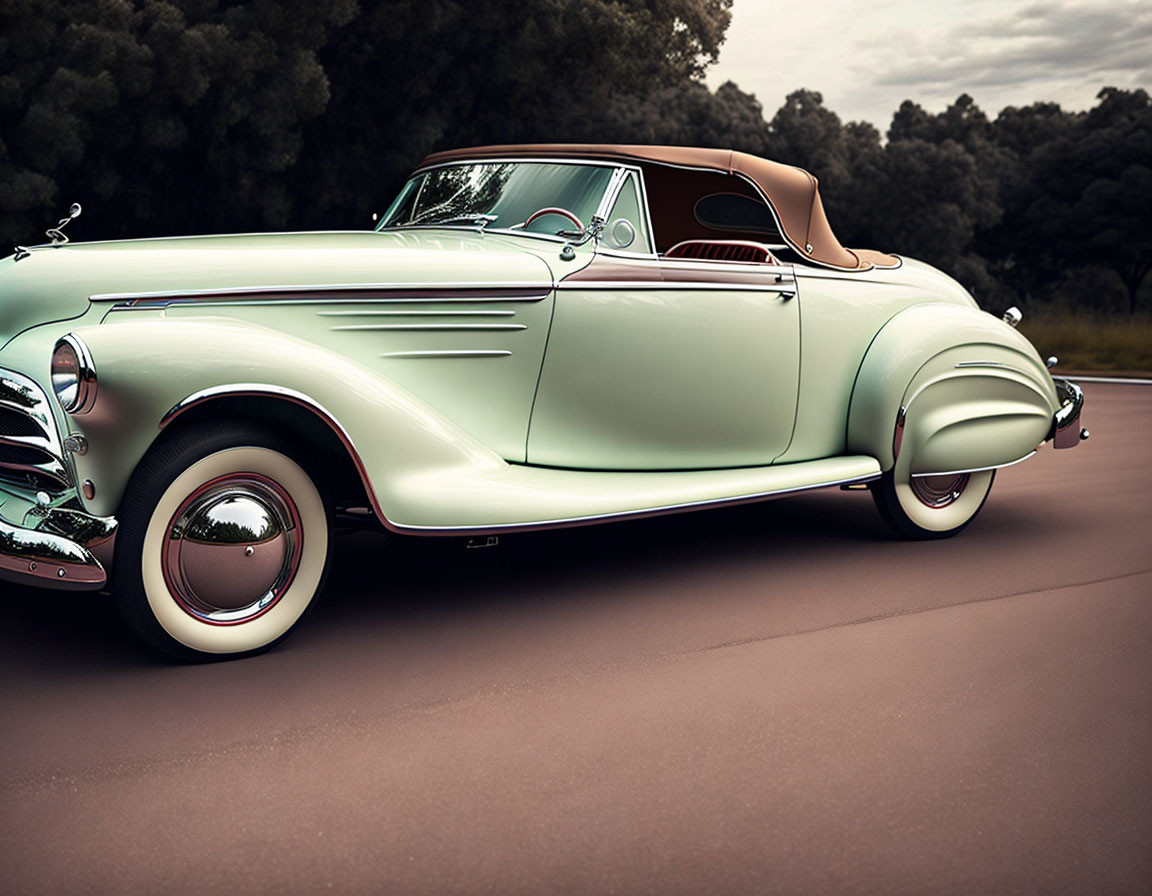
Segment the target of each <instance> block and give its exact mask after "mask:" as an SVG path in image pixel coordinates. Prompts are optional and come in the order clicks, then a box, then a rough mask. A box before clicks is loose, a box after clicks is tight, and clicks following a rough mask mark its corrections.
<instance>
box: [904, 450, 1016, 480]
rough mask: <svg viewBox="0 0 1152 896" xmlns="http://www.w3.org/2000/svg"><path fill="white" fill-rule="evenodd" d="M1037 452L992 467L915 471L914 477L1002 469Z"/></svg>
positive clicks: (953, 474)
mask: <svg viewBox="0 0 1152 896" xmlns="http://www.w3.org/2000/svg"><path fill="white" fill-rule="evenodd" d="M1035 453H1036V451H1035V450H1032V451H1029V452H1028V453H1027V454H1025V455H1024V456H1023V457H1018V458H1016V460H1010V461H1008V463H1006V464H993V465H992V466H990V467H971V468H969V469H967V470H944V471H941V472H939V473H913V474H912V478H913V479H923V478H924V477H925V476H958V475H960V474H961V473H983V472H985V471H987V470H1000V469H1003V468H1004V467H1011V466H1014V465H1015V464H1019V463H1023V462H1024V461H1026V460H1028V458H1030V457H1031V456H1032V455H1033V454H1035Z"/></svg>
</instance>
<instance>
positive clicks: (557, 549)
mask: <svg viewBox="0 0 1152 896" xmlns="http://www.w3.org/2000/svg"><path fill="white" fill-rule="evenodd" d="M890 540H891V536H890V535H889V533H888V532H887V530H886V529H885V528H884V526H883V524H882V523H881V522H880V520H879V518H878V516H877V515H876V512H875V509H874V508H873V506H872V501H871V500H870V499H869V496H868V495H867V494H865V493H863V492H859V493H842V492H831V491H829V492H825V493H821V494H811V495H798V496H792V497H789V498H784V499H780V500H777V501H768V502H762V503H757V504H748V505H741V506H736V507H728V508H721V509H715V510H707V511H699V512H695V513H687V514H676V515H670V516H661V517H653V518H649V519H642V520H634V521H629V522H620V523H615V524H611V525H600V526H582V527H575V528H568V529H558V530H552V531H544V532H531V533H521V534H513V535H507V536H504V537H503V538H502V539H501V541H500V544H499V545H498V546H496V547H491V548H481V549H468V548H466V547H465V546H464V541H465V540H464V539H442V538H417V537H389V536H384V535H381V534H379V533H377V532H363V533H357V534H353V535H346V536H343V537H341V538H338V539H337V541H336V549H335V553H334V557H333V565H332V571H331V573H330V576H329V579H328V584H327V587H326V590H325V593H324V594H323V600H322V601H321V602H320V609H319V610H318V611H317V612H315V613H313V614H311V615H310V617H309V618H308V619H307V620H305V622H304V626H307V627H310V626H315V627H316V628H317V630H318V631H320V630H327V634H330V635H334V636H337V637H338V635H339V630H340V629H341V628H342V627H345V626H351V627H352V628H356V627H357V626H360V625H364V624H371V625H379V624H384V625H386V626H387V627H393V626H396V625H402V624H403V623H404V621H405V620H406V619H407V620H411V619H413V618H421V619H426V618H428V617H429V615H448V616H451V615H452V614H454V613H460V612H462V611H469V612H471V611H475V610H476V609H481V610H507V609H515V608H516V607H517V606H520V605H523V606H525V607H527V606H530V605H539V604H540V603H541V602H542V601H543V602H547V600H548V595H549V593H550V592H554V591H558V590H562V589H571V588H572V587H573V586H580V592H581V594H582V595H583V596H584V598H582V599H586V598H587V595H589V594H593V595H594V594H596V593H599V592H612V593H617V594H618V593H620V592H621V591H622V590H623V591H627V590H628V588H629V586H630V585H633V584H634V585H637V586H639V585H642V584H643V583H644V582H646V581H648V580H649V579H651V578H652V577H653V576H654V575H657V574H658V575H659V576H661V577H664V578H667V577H670V576H671V577H675V576H677V575H680V574H688V573H694V574H701V573H704V574H706V573H707V571H708V569H709V568H710V567H712V568H715V569H717V570H723V569H724V568H725V567H726V566H730V565H732V564H741V563H747V562H757V563H765V562H771V559H772V557H773V556H779V557H784V556H788V557H795V556H796V555H797V554H803V555H807V556H809V557H810V558H811V560H812V562H814V563H830V562H834V561H835V559H836V557H837V554H838V552H839V551H841V550H843V549H844V547H845V545H860V544H862V543H874V542H877V541H890ZM0 593H2V594H3V598H2V599H0V650H2V651H3V652H4V655H5V656H7V657H9V660H10V663H9V668H11V667H12V662H11V661H13V660H19V659H20V658H21V657H23V658H24V659H26V660H27V661H28V665H30V666H31V667H33V668H34V667H40V666H42V665H45V666H46V667H47V666H50V667H52V668H53V669H54V672H55V673H56V674H60V673H63V672H65V670H66V669H74V670H75V671H77V672H83V673H85V674H88V673H91V672H93V671H96V670H106V671H111V670H115V669H123V668H139V667H141V666H144V667H146V666H164V665H170V661H169V660H167V659H165V658H163V657H161V656H159V655H157V654H156V653H155V652H154V651H152V650H151V649H150V648H148V647H146V646H144V645H143V644H141V643H140V642H138V641H137V640H136V638H135V637H134V636H133V635H132V634H131V633H130V632H128V631H127V629H126V628H125V627H124V625H123V624H122V623H121V621H120V619H119V617H118V615H117V613H116V610H115V607H114V606H113V602H112V598H111V596H110V595H108V594H106V593H70V592H55V591H44V590H40V589H34V588H25V587H21V586H17V585H11V584H9V583H0ZM293 641H294V639H290V640H289V641H288V642H286V644H285V646H284V648H281V649H290V645H291V644H292V643H293ZM18 664H19V663H17V665H18ZM26 668H27V667H26Z"/></svg>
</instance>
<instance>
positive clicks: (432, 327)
mask: <svg viewBox="0 0 1152 896" xmlns="http://www.w3.org/2000/svg"><path fill="white" fill-rule="evenodd" d="M329 329H330V330H332V331H333V332H335V331H338V330H339V331H347V330H365V331H379V330H401V331H404V330H408V331H414V332H432V331H434V332H437V333H451V332H463V331H471V330H527V329H528V325H527V324H345V325H343V326H339V327H329Z"/></svg>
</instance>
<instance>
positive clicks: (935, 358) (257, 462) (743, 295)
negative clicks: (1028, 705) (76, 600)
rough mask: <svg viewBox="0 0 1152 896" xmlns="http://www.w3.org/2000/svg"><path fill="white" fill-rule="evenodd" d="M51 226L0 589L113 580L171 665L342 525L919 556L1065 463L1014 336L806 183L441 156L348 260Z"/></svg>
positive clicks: (586, 153) (571, 154)
mask: <svg viewBox="0 0 1152 896" xmlns="http://www.w3.org/2000/svg"><path fill="white" fill-rule="evenodd" d="M76 212H77V213H78V209H76ZM65 223H66V221H65V222H61V225H60V226H58V228H57V229H55V230H53V231H50V232H49V236H50V237H52V243H51V244H47V245H43V246H36V247H33V248H30V249H26V248H23V247H17V250H16V253H15V254H14V255H13V256H11V257H9V258H7V259H5V260H4V261H2V262H0V347H2V348H0V576H3V577H4V578H6V579H9V580H12V581H16V582H23V583H27V584H37V585H43V586H47V587H57V588H72V589H101V588H104V587H105V586H106V584H107V582H108V573H109V572H111V571H114V573H115V582H114V586H113V588H112V590H113V592H114V595H115V600H116V602H117V604H118V606H119V608H120V610H121V611H122V613H123V615H124V616H125V618H126V620H127V621H128V623H129V624H130V625H131V626H132V627H133V628H134V629H135V630H136V631H137V632H139V633H140V634H141V635H143V636H144V637H145V638H147V639H148V640H149V641H151V642H152V643H153V644H155V645H157V646H159V647H160V648H162V649H165V650H167V651H169V652H170V653H174V654H176V655H178V656H182V657H186V658H205V657H213V656H235V655H240V654H247V653H251V652H253V651H258V650H262V649H265V648H267V647H269V646H270V645H272V644H274V643H276V642H277V641H279V640H280V639H281V638H283V637H284V636H285V635H286V634H287V633H288V632H289V630H290V629H291V628H292V627H293V626H294V625H295V623H296V622H297V621H298V620H299V619H300V617H301V616H302V614H303V613H304V612H305V610H306V609H307V608H308V606H309V604H310V603H311V602H312V600H313V598H314V597H315V595H316V593H317V591H318V590H319V589H320V588H321V586H322V583H323V582H324V577H325V572H326V570H327V566H328V558H329V545H330V541H331V537H332V536H331V533H332V526H333V520H334V519H335V518H338V517H340V518H342V517H344V516H347V515H357V514H358V515H359V516H360V517H361V518H368V519H370V520H371V519H373V518H374V521H375V523H377V524H379V525H380V526H383V527H385V528H387V529H389V530H391V531H393V532H396V533H403V534H410V535H470V536H475V537H479V538H487V537H489V536H491V535H493V534H498V533H503V532H510V531H517V530H527V529H539V528H545V527H554V526H567V525H576V524H582V523H593V522H604V521H611V520H620V519H627V518H631V517H639V516H645V515H649V514H656V513H670V512H677V511H684V510H697V509H701V508H706V507H714V506H718V505H723V504H732V503H736V502H742V501H755V500H761V499H765V498H771V497H775V496H778V495H783V494H790V493H792V492H797V491H801V490H804V489H813V488H822V487H827V486H836V485H855V484H863V483H867V484H868V486H869V487H870V488H871V490H872V494H873V495H874V497H875V500H876V503H877V505H878V506H879V509H880V512H881V514H882V515H883V517H884V519H885V520H886V521H887V522H888V523H889V524H890V525H891V526H892V527H893V528H894V529H895V530H896V532H898V533H899V534H901V535H904V536H907V537H910V538H937V537H941V536H947V535H952V534H955V533H956V532H958V531H959V530H960V529H962V528H963V527H964V526H965V525H966V524H967V523H968V522H969V521H970V520H971V519H972V518H973V517H974V516H975V515H976V513H977V512H978V511H979V510H980V507H981V505H982V504H983V503H984V500H985V498H986V497H987V496H988V491H989V489H990V488H991V486H992V479H993V476H994V475H995V470H996V469H997V468H999V467H1003V466H1007V465H1009V464H1014V463H1016V462H1018V461H1021V460H1023V459H1025V458H1027V457H1029V456H1030V455H1032V454H1033V453H1034V452H1035V450H1036V448H1037V446H1038V445H1040V444H1041V443H1043V442H1045V441H1048V440H1054V441H1055V444H1056V447H1070V446H1072V445H1076V444H1078V443H1079V441H1080V440H1081V439H1082V438H1086V437H1087V432H1086V431H1084V430H1081V428H1080V422H1079V421H1080V416H1081V406H1082V404H1083V397H1082V393H1081V391H1080V389H1078V388H1077V387H1076V386H1075V385H1074V384H1072V383H1069V382H1066V381H1063V380H1055V381H1054V380H1053V379H1052V377H1051V376H1050V375H1049V373H1048V371H1047V369H1046V367H1045V363H1044V362H1043V361H1041V360H1040V358H1039V357H1038V356H1037V354H1036V351H1035V349H1034V348H1033V347H1032V346H1031V345H1030V344H1029V343H1028V341H1027V340H1026V339H1024V338H1023V337H1022V336H1021V335H1020V334H1019V333H1018V332H1017V331H1016V330H1015V329H1013V327H1014V324H1015V322H1016V321H1017V320H1018V319H1019V314H1018V312H1015V309H1010V310H1009V312H1008V313H1007V314H1006V315H1005V319H1003V320H1002V319H1000V318H997V317H994V316H992V315H990V314H987V313H985V312H983V311H981V310H980V309H979V308H978V307H977V306H976V303H975V302H974V301H973V300H972V298H971V296H969V295H968V293H967V292H965V290H964V289H963V288H962V287H961V286H960V285H959V284H957V283H956V282H955V281H954V280H952V279H950V278H949V277H947V276H945V275H944V274H942V273H940V272H939V271H937V270H935V269H933V268H931V267H929V266H928V265H925V264H922V263H920V262H917V261H913V260H911V259H908V258H902V257H899V256H894V255H885V254H882V253H879V252H873V251H858V250H850V249H846V248H844V247H842V246H841V245H840V244H839V243H838V242H837V240H836V238H835V236H834V235H833V233H832V231H831V229H830V227H829V225H828V222H827V220H826V219H825V217H824V213H823V208H822V206H821V203H820V198H819V194H818V192H817V187H816V180H815V178H813V177H812V176H811V175H809V174H808V173H807V172H804V171H801V170H799V169H796V168H791V167H788V166H784V165H779V164H776V163H773V162H767V161H764V160H762V159H758V158H755V157H753V156H749V155H745V154H742V153H736V152H729V151H721V150H715V149H687V148H671V147H644V146H497V147H484V148H480V149H471V150H463V151H454V152H448V153H440V154H437V155H433V156H431V157H429V158H428V159H426V160H425V161H424V163H423V164H422V165H421V166H420V168H419V169H418V170H417V171H416V172H415V174H413V175H412V177H411V179H410V180H409V181H408V182H407V183H406V184H405V186H404V188H403V189H402V190H401V192H400V195H399V196H398V197H397V198H396V200H395V201H394V202H393V203H392V205H391V207H390V208H389V209H388V211H387V212H386V213H385V214H384V216H383V218H382V220H381V221H380V225H379V226H378V227H377V228H376V230H375V231H350V232H337V233H271V234H250V235H239V236H208V237H192V238H178V239H147V240H128V241H122V242H105V243H80V244H77V243H69V242H67V238H66V237H65V236H64V234H63V233H62V232H61V227H62V226H63V224H65Z"/></svg>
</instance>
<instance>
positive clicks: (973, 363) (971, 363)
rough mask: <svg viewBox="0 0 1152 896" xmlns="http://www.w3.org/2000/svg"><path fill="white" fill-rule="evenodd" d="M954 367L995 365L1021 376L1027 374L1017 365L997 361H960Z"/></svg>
mask: <svg viewBox="0 0 1152 896" xmlns="http://www.w3.org/2000/svg"><path fill="white" fill-rule="evenodd" d="M956 367H957V368H962V367H995V368H998V369H1000V370H1011V371H1012V372H1013V373H1018V374H1020V375H1021V376H1028V374H1027V373H1025V372H1024V371H1023V370H1021V369H1020V368H1019V367H1013V366H1012V365H1011V364H1002V363H1001V362H999V361H961V362H960V363H959V364H957V365H956Z"/></svg>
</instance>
